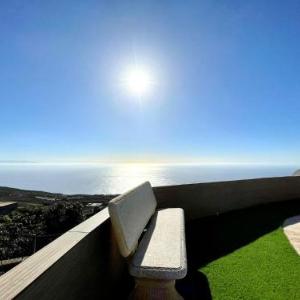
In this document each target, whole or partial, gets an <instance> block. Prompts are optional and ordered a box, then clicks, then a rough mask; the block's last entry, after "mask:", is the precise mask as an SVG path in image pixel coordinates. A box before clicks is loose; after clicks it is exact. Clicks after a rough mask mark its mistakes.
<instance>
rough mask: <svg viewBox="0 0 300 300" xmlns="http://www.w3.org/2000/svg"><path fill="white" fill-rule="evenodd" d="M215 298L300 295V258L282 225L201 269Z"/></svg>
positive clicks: (293, 296) (287, 297)
mask: <svg viewBox="0 0 300 300" xmlns="http://www.w3.org/2000/svg"><path fill="white" fill-rule="evenodd" d="M200 270H201V271H202V272H203V273H204V274H205V275H206V276H207V278H208V281H209V286H210V289H211V294H212V298H213V299H297V297H299V295H300V281H299V278H300V259H299V256H298V255H297V254H296V252H295V251H294V249H293V248H292V247H291V246H290V244H289V242H288V241H287V239H286V237H285V236H284V233H283V231H282V229H277V230H275V231H273V232H271V233H268V234H266V235H264V236H263V237H261V238H259V239H257V240H256V241H254V242H252V243H250V244H249V245H247V246H244V247H242V248H241V249H238V250H236V251H234V252H233V253H231V254H228V255H227V256H224V257H222V258H220V259H217V260H215V261H213V262H211V263H209V264H208V265H207V266H206V267H204V268H201V269H200Z"/></svg>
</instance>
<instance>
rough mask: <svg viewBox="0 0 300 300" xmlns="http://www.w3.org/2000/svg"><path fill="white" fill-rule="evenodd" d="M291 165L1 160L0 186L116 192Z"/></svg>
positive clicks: (286, 170)
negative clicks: (77, 162) (61, 162)
mask: <svg viewBox="0 0 300 300" xmlns="http://www.w3.org/2000/svg"><path fill="white" fill-rule="evenodd" d="M298 167H299V166H292V165H288V166H287V165H284V166H283V165H282V166H278V165H276V166H275V165H245V164H243V165H242V164H241V165H225V164H220V165H184V164H182V165H171V164H91V163H88V164H46V163H1V164H0V186H8V187H14V188H20V189H29V190H40V191H47V192H56V193H65V194H119V193H122V192H125V191H126V190H128V189H130V188H132V187H134V186H136V185H138V184H139V183H141V182H143V181H146V180H148V181H150V182H151V184H152V185H153V186H161V185H174V184H186V183H197V182H210V181H226V180H237V179H249V178H261V177H273V176H289V175H292V174H293V173H294V171H296V170H297V169H298Z"/></svg>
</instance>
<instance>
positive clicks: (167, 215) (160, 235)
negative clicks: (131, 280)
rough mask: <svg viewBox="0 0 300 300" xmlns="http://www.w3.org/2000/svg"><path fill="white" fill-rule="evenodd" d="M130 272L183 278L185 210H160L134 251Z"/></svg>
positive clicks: (184, 270) (138, 274)
mask: <svg viewBox="0 0 300 300" xmlns="http://www.w3.org/2000/svg"><path fill="white" fill-rule="evenodd" d="M129 272H130V274H131V275H132V276H134V277H140V278H152V279H165V280H176V279H180V278H183V277H185V275H186V272H187V266H186V249H185V231H184V211H183V209H181V208H168V209H163V210H159V211H158V212H157V213H156V214H155V215H154V217H153V218H152V220H151V223H150V225H149V228H148V229H147V232H146V233H145V235H144V236H143V238H142V240H141V242H140V244H139V246H138V249H137V251H136V253H135V254H134V256H133V258H132V261H131V264H130V266H129Z"/></svg>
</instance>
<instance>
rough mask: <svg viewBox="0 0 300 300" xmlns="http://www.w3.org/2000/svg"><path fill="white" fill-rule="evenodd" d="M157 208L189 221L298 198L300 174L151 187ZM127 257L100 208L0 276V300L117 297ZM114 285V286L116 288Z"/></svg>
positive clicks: (121, 284) (122, 282)
mask: <svg viewBox="0 0 300 300" xmlns="http://www.w3.org/2000/svg"><path fill="white" fill-rule="evenodd" d="M154 191H155V194H156V196H157V200H158V207H160V208H164V207H183V208H184V210H185V215H186V218H187V220H188V219H194V218H199V217H204V216H208V215H214V214H218V213H223V212H226V211H230V210H234V209H240V208H245V207H249V206H253V205H257V204H262V203H269V202H274V201H286V200H291V199H297V198H298V199H299V201H300V176H294V177H293V176H290V177H278V178H262V179H251V180H239V181H228V182H214V183H199V184H189V185H178V186H168V187H157V188H155V189H154ZM128 277H129V276H128V272H127V270H126V264H125V261H124V260H123V259H122V258H121V257H120V255H119V252H118V250H117V247H116V244H115V239H114V238H113V237H112V232H111V224H110V219H109V215H108V210H107V209H104V210H102V211H101V212H99V213H98V214H96V215H94V216H93V217H91V218H89V219H88V220H86V221H85V222H83V223H81V224H79V225H78V226H76V227H74V228H72V229H71V230H70V231H68V232H67V233H65V234H63V235H62V236H61V237H59V238H58V239H56V240H55V241H53V242H52V243H50V244H49V245H47V246H46V247H44V248H42V249H41V250H40V251H38V252H37V253H35V254H34V255H32V256H31V257H29V258H28V259H26V260H25V261H24V262H22V263H21V264H19V265H18V266H16V267H15V268H13V269H12V270H10V271H9V272H7V273H6V274H4V275H2V276H1V277H0V299H12V298H16V299H96V298H97V299H99V297H100V298H101V299H121V298H122V297H121V298H120V297H118V296H116V295H125V294H126V293H125V292H123V290H122V289H123V288H124V290H125V289H126V288H127V287H128V284H127V283H126V280H127V279H128ZM116 287H117V288H116Z"/></svg>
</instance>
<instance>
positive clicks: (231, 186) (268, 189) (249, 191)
mask: <svg viewBox="0 0 300 300" xmlns="http://www.w3.org/2000/svg"><path fill="white" fill-rule="evenodd" d="M154 192H155V195H156V197H157V201H158V207H159V208H166V207H182V208H184V211H185V215H186V217H187V218H188V219H195V218H200V217H205V216H209V215H215V214H219V213H223V212H227V211H230V210H235V209H241V208H245V207H249V206H253V205H257V204H263V203H269V202H275V201H285V200H291V199H296V198H299V201H300V176H288V177H273V178H259V179H249V180H236V181H225V182H212V183H197V184H187V185H177V186H165V187H156V188H154Z"/></svg>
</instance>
